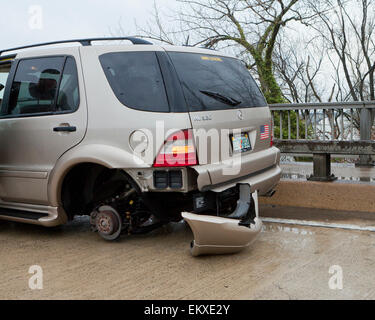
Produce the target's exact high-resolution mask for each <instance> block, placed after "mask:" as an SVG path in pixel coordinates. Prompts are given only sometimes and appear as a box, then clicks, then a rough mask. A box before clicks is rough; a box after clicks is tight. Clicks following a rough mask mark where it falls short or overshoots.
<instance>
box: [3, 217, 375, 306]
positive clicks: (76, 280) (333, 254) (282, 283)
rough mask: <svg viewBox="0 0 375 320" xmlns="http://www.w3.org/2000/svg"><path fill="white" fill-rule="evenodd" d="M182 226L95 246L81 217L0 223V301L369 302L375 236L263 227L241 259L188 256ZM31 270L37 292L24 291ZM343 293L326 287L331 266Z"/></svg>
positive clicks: (187, 235)
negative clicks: (38, 282)
mask: <svg viewBox="0 0 375 320" xmlns="http://www.w3.org/2000/svg"><path fill="white" fill-rule="evenodd" d="M191 238H192V234H191V232H190V230H189V228H188V227H187V226H186V225H185V224H176V225H174V226H173V227H166V228H164V229H161V230H158V231H156V232H154V233H153V234H149V235H146V236H137V237H131V238H127V237H124V238H122V240H121V241H120V242H118V243H107V242H104V241H102V240H101V239H100V238H99V237H98V236H97V235H96V234H93V233H91V232H90V231H89V225H88V221H87V219H83V218H80V219H78V220H76V221H74V222H73V223H71V224H69V225H67V226H64V227H60V228H57V229H44V228H40V227H36V226H29V225H21V224H15V223H9V222H0V259H1V263H0V299H5V298H7V299H44V298H51V299H78V298H79V299H318V298H322V299H328V298H329V299H359V298H361V299H363V298H364V299H370V298H372V299H374V298H375V277H374V270H375V233H370V232H363V231H347V230H337V229H325V228H310V227H295V228H294V227H293V226H288V225H278V224H266V225H265V230H264V232H263V233H262V234H261V235H260V237H259V239H258V241H257V242H256V243H255V244H254V246H253V247H252V248H250V249H248V250H246V251H244V252H242V253H240V254H236V255H230V256H214V257H203V258H193V257H191V256H190V254H189V249H188V245H189V242H190V240H191ZM31 265H40V266H41V267H42V268H43V271H44V289H43V290H40V291H32V290H30V289H29V287H28V280H29V277H30V276H31V275H29V274H28V270H29V267H30V266H31ZM332 265H339V266H341V267H342V269H343V286H344V288H343V290H341V291H334V290H331V289H329V287H328V281H329V278H330V277H331V276H332V275H330V274H329V272H328V271H329V268H330V266H332Z"/></svg>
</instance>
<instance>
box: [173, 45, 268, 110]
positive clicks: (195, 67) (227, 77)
mask: <svg viewBox="0 0 375 320" xmlns="http://www.w3.org/2000/svg"><path fill="white" fill-rule="evenodd" d="M169 56H170V57H171V59H172V62H173V64H174V66H175V68H176V71H177V74H178V76H179V78H180V81H181V84H182V87H183V90H184V94H185V98H186V100H187V103H188V105H189V109H190V111H205V110H223V109H231V108H251V107H265V106H267V103H266V101H265V99H264V96H263V94H262V93H261V91H260V90H259V87H258V85H257V84H256V82H255V81H254V79H253V78H252V76H251V75H250V72H249V71H248V70H247V69H246V67H245V65H244V64H243V63H242V62H241V61H239V60H237V59H234V58H226V57H220V56H214V55H202V54H196V53H183V52H170V53H169Z"/></svg>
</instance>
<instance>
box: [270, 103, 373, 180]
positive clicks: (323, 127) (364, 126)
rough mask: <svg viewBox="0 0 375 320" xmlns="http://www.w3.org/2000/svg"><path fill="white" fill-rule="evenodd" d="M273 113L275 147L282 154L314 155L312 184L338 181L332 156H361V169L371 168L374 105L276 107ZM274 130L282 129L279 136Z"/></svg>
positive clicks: (273, 107)
mask: <svg viewBox="0 0 375 320" xmlns="http://www.w3.org/2000/svg"><path fill="white" fill-rule="evenodd" d="M270 109H271V113H272V121H273V126H272V130H273V134H274V137H275V145H276V146H277V147H278V148H280V150H281V152H282V153H286V154H312V155H313V163H314V174H313V175H312V176H311V177H310V180H314V181H316V180H318V181H332V180H334V179H335V177H334V176H333V175H332V174H331V161H330V160H331V154H344V155H359V156H360V161H359V162H358V165H363V166H369V165H372V158H371V155H375V142H374V141H371V130H372V123H373V116H374V114H375V111H373V109H374V110H375V101H373V102H342V103H336V102H334V103H311V104H306V103H304V104H274V105H270ZM277 118H278V119H277ZM292 119H293V121H295V122H292ZM285 122H286V123H287V124H286V126H287V130H286V133H285V130H283V127H284V126H285ZM275 129H279V134H278V135H277V136H275Z"/></svg>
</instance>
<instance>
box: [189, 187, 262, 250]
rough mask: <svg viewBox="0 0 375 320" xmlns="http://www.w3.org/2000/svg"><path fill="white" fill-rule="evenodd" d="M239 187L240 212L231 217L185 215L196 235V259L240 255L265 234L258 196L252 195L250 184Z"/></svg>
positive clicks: (238, 210)
mask: <svg viewBox="0 0 375 320" xmlns="http://www.w3.org/2000/svg"><path fill="white" fill-rule="evenodd" d="M239 187H240V199H239V200H238V203H237V208H236V210H235V211H234V212H233V213H232V214H231V215H229V216H227V217H218V216H207V215H198V214H194V213H190V212H183V213H182V216H183V218H184V219H185V220H186V221H187V223H188V224H189V225H190V227H191V229H192V231H193V234H194V240H193V241H192V243H191V253H192V255H193V256H195V257H196V256H200V255H208V254H229V253H237V252H239V251H242V250H243V249H245V248H247V247H248V246H250V245H251V244H252V243H253V242H254V241H255V239H256V238H257V236H258V235H259V233H260V232H261V230H262V221H261V220H260V219H259V206H258V193H257V192H255V193H254V194H253V195H252V194H251V191H250V190H251V188H250V186H249V185H248V184H241V185H240V186H239ZM254 211H255V212H254Z"/></svg>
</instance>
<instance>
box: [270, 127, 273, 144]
mask: <svg viewBox="0 0 375 320" xmlns="http://www.w3.org/2000/svg"><path fill="white" fill-rule="evenodd" d="M270 136H271V142H270V148H272V147H273V126H272V122H271V131H270Z"/></svg>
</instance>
